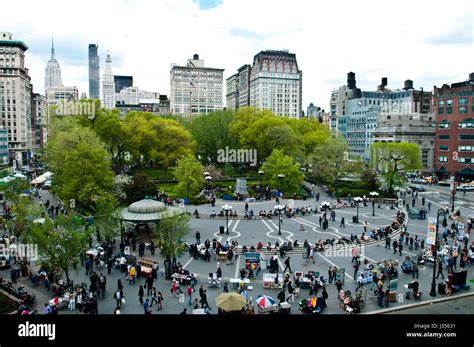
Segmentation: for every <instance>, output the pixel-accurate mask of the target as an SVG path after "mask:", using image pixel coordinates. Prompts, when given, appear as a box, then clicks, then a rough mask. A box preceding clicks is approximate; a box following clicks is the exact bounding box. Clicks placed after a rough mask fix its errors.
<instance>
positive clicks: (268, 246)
mask: <svg viewBox="0 0 474 347" xmlns="http://www.w3.org/2000/svg"><path fill="white" fill-rule="evenodd" d="M271 250H272V244H271V242H270V241H268V243H267V251H268V252H270V251H271Z"/></svg>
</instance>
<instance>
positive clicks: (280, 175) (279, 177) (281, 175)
mask: <svg viewBox="0 0 474 347" xmlns="http://www.w3.org/2000/svg"><path fill="white" fill-rule="evenodd" d="M284 178H285V175H283V174H278V179H279V180H280V193H283V179H284Z"/></svg>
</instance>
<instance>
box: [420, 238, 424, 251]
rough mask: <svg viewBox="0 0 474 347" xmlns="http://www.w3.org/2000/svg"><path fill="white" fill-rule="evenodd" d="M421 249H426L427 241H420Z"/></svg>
mask: <svg viewBox="0 0 474 347" xmlns="http://www.w3.org/2000/svg"><path fill="white" fill-rule="evenodd" d="M420 248H421V250H423V249H425V240H423V239H421V241H420Z"/></svg>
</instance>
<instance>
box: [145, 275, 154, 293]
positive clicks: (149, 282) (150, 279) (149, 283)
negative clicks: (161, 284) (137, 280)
mask: <svg viewBox="0 0 474 347" xmlns="http://www.w3.org/2000/svg"><path fill="white" fill-rule="evenodd" d="M153 282H154V279H153V277H152V276H150V277H148V278H147V279H146V281H145V286H146V296H150V293H151V291H152V290H153Z"/></svg>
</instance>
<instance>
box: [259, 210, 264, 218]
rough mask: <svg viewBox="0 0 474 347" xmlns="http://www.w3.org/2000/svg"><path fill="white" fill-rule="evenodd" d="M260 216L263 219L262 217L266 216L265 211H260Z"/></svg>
mask: <svg viewBox="0 0 474 347" xmlns="http://www.w3.org/2000/svg"><path fill="white" fill-rule="evenodd" d="M258 216H259V217H260V218H262V217H264V216H265V214H264V213H263V211H262V210H260V212H259V213H258Z"/></svg>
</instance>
